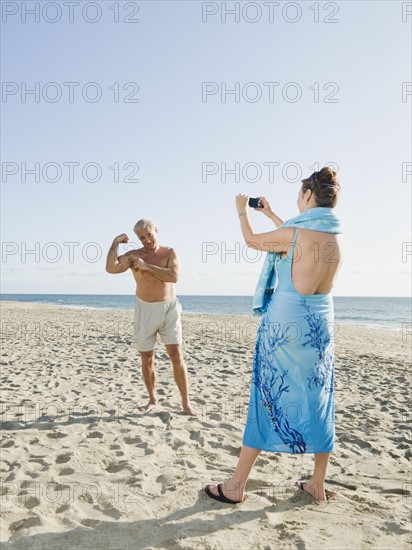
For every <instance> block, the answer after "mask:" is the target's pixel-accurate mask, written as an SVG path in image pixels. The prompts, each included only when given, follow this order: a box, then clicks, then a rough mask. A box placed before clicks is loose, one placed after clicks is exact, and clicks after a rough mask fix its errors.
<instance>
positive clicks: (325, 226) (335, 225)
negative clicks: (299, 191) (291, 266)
mask: <svg viewBox="0 0 412 550" xmlns="http://www.w3.org/2000/svg"><path fill="white" fill-rule="evenodd" d="M279 227H303V228H304V229H312V230H313V231H323V232H325V233H342V229H341V224H340V221H339V218H338V217H337V216H336V214H335V212H334V211H333V209H332V208H327V207H325V206H317V207H316V208H309V209H308V210H306V211H305V212H304V213H303V214H300V215H299V216H296V217H294V218H291V219H290V220H287V221H285V222H283V223H282V225H280V226H279ZM280 254H281V253H280V252H268V253H267V254H266V259H265V262H264V264H263V267H262V272H261V274H260V277H259V281H258V284H257V287H256V291H255V295H254V297H253V306H252V307H253V315H255V316H257V315H262V314H263V313H265V311H266V308H267V305H268V302H269V300H270V297H271V295H272V294H273V292H275V290H276V287H277V285H278V274H277V270H276V262H275V259H276V256H280Z"/></svg>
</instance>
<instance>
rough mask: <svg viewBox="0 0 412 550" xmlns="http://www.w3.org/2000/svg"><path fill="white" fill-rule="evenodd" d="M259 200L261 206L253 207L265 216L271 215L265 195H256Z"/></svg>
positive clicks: (271, 211)
mask: <svg viewBox="0 0 412 550" xmlns="http://www.w3.org/2000/svg"><path fill="white" fill-rule="evenodd" d="M258 199H259V200H260V204H261V205H262V207H261V208H255V210H257V211H258V212H262V214H264V215H265V216H267V217H268V218H270V217H271V216H272V215H273V210H272V207H271V206H270V204H269V201H267V200H266V199H265V197H258Z"/></svg>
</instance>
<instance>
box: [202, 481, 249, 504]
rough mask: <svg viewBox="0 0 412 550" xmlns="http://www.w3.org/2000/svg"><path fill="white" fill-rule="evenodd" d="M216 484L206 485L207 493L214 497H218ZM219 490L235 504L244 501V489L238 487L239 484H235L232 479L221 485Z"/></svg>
mask: <svg viewBox="0 0 412 550" xmlns="http://www.w3.org/2000/svg"><path fill="white" fill-rule="evenodd" d="M217 485H218V484H217V483H215V484H209V485H207V488H208V489H209V491H210V492H211V493H212V494H214V495H215V496H219V492H218V489H217ZM221 489H222V492H223V494H224V495H225V497H226V498H229V499H230V500H234V501H236V502H243V501H244V500H245V495H244V490H245V488H244V487H241V486H240V483H239V482H235V481H233V480H232V479H229V480H228V481H226V482H224V483H222V484H221Z"/></svg>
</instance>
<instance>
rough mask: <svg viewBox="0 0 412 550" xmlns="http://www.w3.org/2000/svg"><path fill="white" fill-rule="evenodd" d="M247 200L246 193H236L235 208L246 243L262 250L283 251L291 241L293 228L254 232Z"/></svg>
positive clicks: (250, 246)
mask: <svg viewBox="0 0 412 550" xmlns="http://www.w3.org/2000/svg"><path fill="white" fill-rule="evenodd" d="M248 201H249V197H248V196H246V195H237V197H236V208H237V211H238V215H239V219H240V227H241V230H242V235H243V238H244V239H245V243H246V245H247V246H248V247H249V248H254V249H256V250H262V251H264V252H285V251H286V247H287V245H288V244H291V243H292V242H293V235H294V228H293V227H281V228H280V229H276V230H275V231H268V232H266V233H254V232H253V229H252V226H251V225H250V221H249V216H248V212H247V204H248Z"/></svg>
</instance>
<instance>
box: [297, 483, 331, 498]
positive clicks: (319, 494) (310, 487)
mask: <svg viewBox="0 0 412 550" xmlns="http://www.w3.org/2000/svg"><path fill="white" fill-rule="evenodd" d="M295 485H296V487H299V489H303V490H304V491H305V492H306V493H308V494H309V495H310V496H311V497H312V498H313V499H314V500H316V501H325V500H328V498H329V495H327V494H326V492H325V487H324V485H323V483H322V484H321V483H318V482H315V483H310V481H297V482H296V483H295ZM328 493H330V491H328ZM332 494H333V493H332Z"/></svg>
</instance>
